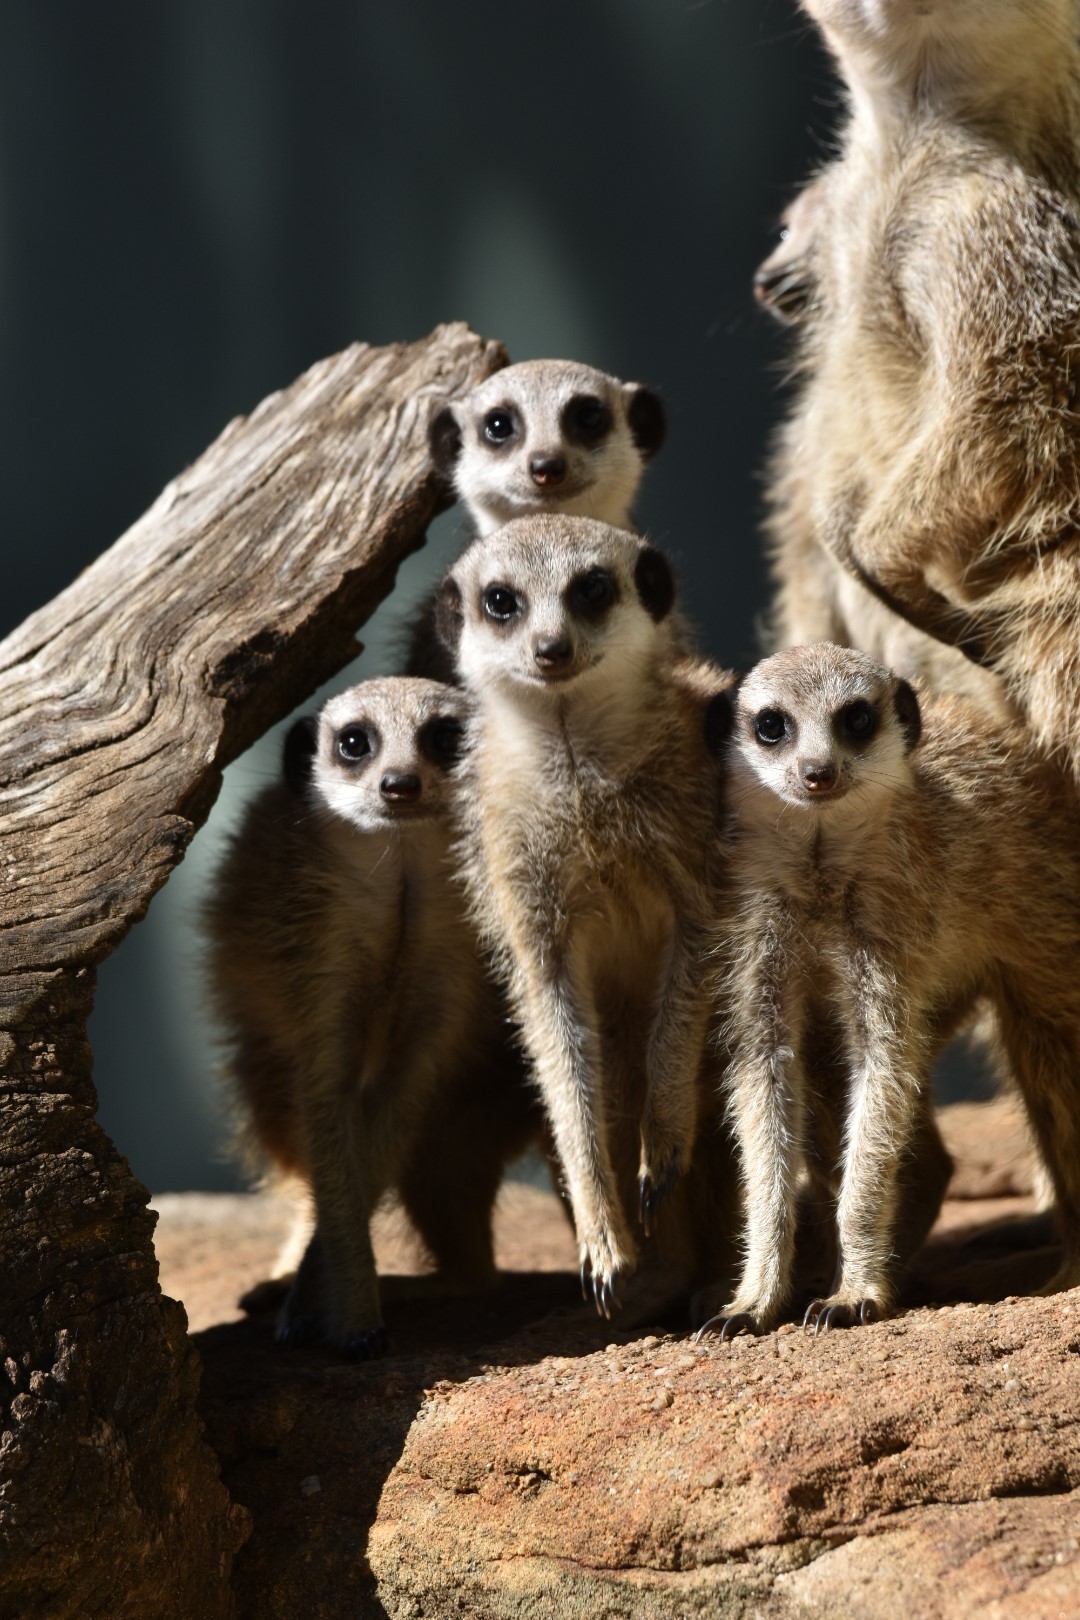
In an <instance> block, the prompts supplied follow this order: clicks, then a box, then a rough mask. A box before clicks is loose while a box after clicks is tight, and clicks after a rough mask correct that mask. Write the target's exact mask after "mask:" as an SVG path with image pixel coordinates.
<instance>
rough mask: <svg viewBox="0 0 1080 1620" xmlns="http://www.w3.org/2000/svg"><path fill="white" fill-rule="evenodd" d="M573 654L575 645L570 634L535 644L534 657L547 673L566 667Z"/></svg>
mask: <svg viewBox="0 0 1080 1620" xmlns="http://www.w3.org/2000/svg"><path fill="white" fill-rule="evenodd" d="M573 656H574V645H573V642H572V641H571V640H570V637H569V636H555V637H551V638H549V639H548V640H545V641H537V642H536V643H535V644H534V646H533V658H534V659H535V660H536V662H537V663H538V664H539V665H540V668H541V669H542V670H543V671H544V672H545V674H549V673H551V672H553V671H555V670H559V669H565V668H566V666H567V664H569V662H570V660H571V659H572V658H573Z"/></svg>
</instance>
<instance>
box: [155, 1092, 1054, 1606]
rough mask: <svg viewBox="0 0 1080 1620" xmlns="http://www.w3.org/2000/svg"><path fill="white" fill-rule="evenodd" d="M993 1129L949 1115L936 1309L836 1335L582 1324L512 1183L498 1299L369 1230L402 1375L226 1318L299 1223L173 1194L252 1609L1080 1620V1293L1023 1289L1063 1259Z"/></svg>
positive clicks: (172, 1254) (1021, 1160) (168, 1273)
mask: <svg viewBox="0 0 1080 1620" xmlns="http://www.w3.org/2000/svg"><path fill="white" fill-rule="evenodd" d="M972 1106H974V1105H964V1108H965V1110H970V1108H971V1107H972ZM980 1106H981V1105H980ZM987 1107H988V1109H989V1110H990V1111H989V1112H987V1113H984V1114H982V1115H980V1114H978V1113H976V1114H974V1115H971V1114H970V1113H968V1114H967V1115H966V1116H965V1117H960V1116H959V1111H954V1110H950V1111H949V1113H948V1114H947V1115H946V1120H945V1123H944V1128H945V1134H946V1137H947V1140H948V1141H949V1144H950V1148H951V1149H952V1151H953V1152H954V1154H955V1155H957V1156H958V1159H959V1163H958V1169H957V1180H956V1185H957V1188H958V1189H962V1190H963V1194H964V1196H963V1197H962V1198H959V1199H950V1200H949V1201H948V1202H947V1204H946V1207H945V1210H944V1211H943V1217H942V1220H941V1222H940V1223H939V1226H938V1229H937V1231H936V1233H935V1235H934V1238H933V1239H932V1241H931V1244H930V1245H928V1246H927V1249H926V1251H924V1255H923V1256H922V1258H921V1260H920V1263H919V1266H918V1268H917V1272H916V1275H915V1277H914V1279H913V1282H912V1290H911V1297H912V1298H913V1299H922V1300H925V1301H926V1302H927V1303H925V1304H923V1305H921V1306H918V1307H916V1308H912V1309H909V1310H907V1311H906V1312H905V1314H903V1315H902V1316H900V1317H898V1318H897V1319H896V1320H894V1321H891V1322H886V1323H880V1324H876V1325H874V1326H872V1327H867V1328H863V1329H858V1330H855V1331H851V1332H847V1333H844V1332H839V1333H832V1334H829V1335H825V1336H821V1337H819V1338H817V1339H814V1338H812V1337H810V1336H809V1335H806V1334H804V1333H803V1332H802V1331H801V1330H800V1329H798V1328H796V1327H794V1326H790V1325H789V1326H786V1327H785V1328H783V1329H781V1331H780V1332H779V1333H777V1334H773V1335H771V1336H769V1337H767V1338H764V1339H760V1340H750V1339H746V1338H740V1339H737V1340H736V1341H735V1342H734V1343H733V1344H732V1345H729V1346H719V1345H717V1344H716V1343H715V1341H712V1342H708V1341H707V1342H705V1343H703V1344H702V1345H701V1346H695V1345H694V1344H693V1343H692V1341H691V1340H690V1339H689V1337H688V1336H687V1335H686V1334H685V1333H684V1332H682V1331H675V1330H672V1329H670V1328H669V1329H668V1330H667V1331H663V1330H662V1329H660V1328H657V1329H655V1330H654V1331H652V1332H649V1331H647V1330H642V1331H639V1332H636V1333H634V1334H627V1333H621V1332H619V1331H618V1329H617V1325H615V1324H605V1323H602V1322H599V1321H598V1320H596V1319H595V1318H593V1317H591V1316H589V1315H588V1314H586V1313H585V1312H584V1311H583V1310H582V1308H581V1306H580V1299H579V1296H578V1293H577V1280H576V1277H575V1276H574V1275H573V1272H572V1266H573V1255H574V1250H573V1244H572V1242H571V1240H570V1235H569V1231H568V1228H567V1226H566V1223H565V1219H564V1217H563V1214H562V1211H561V1209H560V1208H559V1206H558V1204H557V1201H556V1200H555V1199H554V1197H553V1196H552V1195H550V1194H545V1193H543V1192H541V1191H537V1190H536V1189H535V1188H531V1187H525V1186H509V1187H508V1188H506V1189H505V1191H504V1195H503V1199H502V1203H501V1206H500V1210H499V1215H498V1220H497V1239H498V1251H499V1259H500V1264H501V1266H502V1267H503V1268H504V1270H505V1271H506V1273H507V1274H506V1275H505V1276H504V1278H503V1281H502V1284H501V1286H500V1288H499V1290H498V1292H497V1293H495V1294H493V1295H491V1296H490V1297H487V1298H485V1299H482V1300H474V1301H460V1300H446V1299H437V1298H432V1297H430V1293H429V1291H430V1287H431V1285H430V1282H427V1281H425V1280H424V1279H423V1278H418V1277H417V1276H416V1275H415V1273H416V1272H417V1271H418V1269H419V1261H418V1257H417V1256H416V1254H415V1251H414V1249H413V1248H412V1246H411V1244H410V1241H409V1239H408V1235H407V1233H406V1232H405V1231H404V1229H403V1227H402V1225H401V1223H400V1221H399V1220H396V1219H395V1218H394V1217H393V1216H392V1215H390V1216H387V1217H380V1219H379V1223H378V1229H377V1234H376V1250H377V1254H378V1256H379V1262H380V1269H381V1270H383V1271H387V1272H392V1273H394V1274H395V1275H390V1276H388V1277H387V1278H386V1282H385V1308H386V1317H387V1322H388V1326H389V1330H390V1333H391V1338H392V1353H391V1355H389V1356H388V1357H387V1358H386V1359H385V1360H384V1361H381V1362H376V1363H371V1364H368V1365H361V1366H349V1365H345V1364H342V1363H339V1362H337V1361H336V1360H334V1359H333V1358H332V1357H331V1356H329V1355H328V1354H326V1353H324V1352H321V1351H317V1350H312V1351H304V1352H292V1353H289V1354H285V1353H281V1352H276V1351H275V1350H274V1349H273V1348H272V1346H271V1344H270V1331H271V1323H272V1316H271V1315H269V1314H263V1315H257V1316H253V1317H251V1318H247V1319H243V1320H237V1319H236V1318H237V1317H238V1316H239V1314H240V1313H238V1312H237V1310H236V1308H235V1300H236V1298H237V1296H238V1294H239V1293H240V1292H242V1291H243V1290H244V1289H245V1288H247V1287H249V1286H250V1285H251V1284H252V1283H253V1282H255V1281H257V1280H258V1279H259V1278H260V1277H261V1276H265V1275H266V1274H267V1273H268V1271H269V1269H270V1267H271V1265H272V1263H273V1259H274V1256H275V1254H276V1252H277V1249H278V1247H279V1246H280V1243H281V1241H282V1239H283V1238H284V1236H285V1233H286V1231H287V1228H288V1211H287V1209H283V1207H282V1206H281V1205H280V1203H278V1204H276V1205H275V1202H274V1201H273V1200H269V1199H266V1198H260V1199H257V1200H256V1199H250V1200H247V1201H244V1200H236V1199H212V1200H206V1199H194V1198H181V1199H173V1200H158V1201H157V1202H158V1207H159V1208H160V1210H161V1222H160V1226H159V1236H158V1252H159V1256H160V1258H161V1264H162V1282H163V1285H164V1286H165V1288H166V1291H172V1292H175V1293H178V1294H179V1295H180V1296H181V1297H183V1298H184V1299H185V1301H186V1303H187V1305H188V1307H189V1309H190V1310H191V1312H192V1316H193V1326H194V1327H196V1328H198V1327H201V1328H202V1331H197V1334H196V1344H197V1346H198V1348H199V1350H200V1353H201V1354H202V1357H203V1361H204V1368H205V1371H204V1380H203V1402H202V1407H203V1414H204V1418H205V1421H206V1423H207V1428H208V1435H209V1438H210V1440H211V1442H212V1444H213V1445H214V1447H215V1449H216V1450H217V1452H218V1455H219V1457H220V1459H221V1463H222V1473H223V1478H224V1480H225V1483H226V1484H227V1485H228V1487H229V1489H230V1491H231V1492H232V1494H233V1496H234V1498H235V1499H236V1500H238V1501H239V1502H241V1503H243V1504H244V1506H245V1507H246V1508H248V1509H249V1510H250V1512H251V1513H252V1516H253V1521H254V1529H253V1533H252V1536H251V1539H250V1541H249V1542H248V1544H247V1546H246V1547H245V1548H244V1549H243V1551H242V1552H241V1554H240V1555H239V1557H238V1560H237V1563H236V1566H235V1575H234V1584H235V1587H236V1591H237V1596H238V1607H239V1613H240V1614H241V1615H242V1616H253V1617H254V1616H259V1617H260V1620H262V1617H277V1616H280V1617H282V1620H285V1617H289V1620H292V1617H293V1616H296V1615H298V1614H303V1615H304V1616H305V1617H307V1616H310V1617H312V1620H321V1617H327V1620H329V1617H338V1616H350V1617H352V1616H367V1615H372V1616H386V1615H389V1616H391V1617H392V1620H399V1617H401V1620H405V1617H431V1620H443V1617H457V1616H461V1617H466V1616H467V1617H477V1620H487V1617H491V1620H496V1617H498V1620H501V1617H504V1616H522V1617H526V1616H527V1617H530V1620H531V1617H533V1616H536V1617H540V1616H545V1617H546V1616H552V1617H558V1620H562V1617H568V1620H576V1617H578V1616H581V1617H583V1620H584V1617H586V1616H588V1617H590V1620H591V1617H593V1616H603V1617H610V1620H615V1617H620V1620H621V1617H623V1616H626V1617H637V1616H642V1617H649V1620H652V1617H657V1620H669V1617H670V1620H676V1617H683V1616H691V1615H694V1616H696V1615H732V1616H740V1617H743V1616H744V1617H747V1620H749V1617H757V1616H765V1617H771V1616H777V1617H780V1620H788V1617H791V1620H795V1617H796V1616H798V1617H809V1620H816V1617H818V1616H821V1617H825V1616H829V1617H830V1620H832V1617H834V1616H835V1615H836V1614H838V1613H842V1614H849V1615H854V1616H857V1617H862V1616H866V1617H878V1616H881V1617H886V1620H890V1617H892V1616H897V1617H900V1616H903V1620H923V1617H929V1620H934V1617H941V1620H961V1617H962V1620H968V1617H969V1616H987V1617H991V1620H998V1617H1000V1620H1006V1617H1008V1620H1051V1617H1053V1620H1057V1617H1059V1616H1068V1617H1069V1620H1072V1617H1074V1616H1076V1615H1078V1614H1080V1491H1078V1487H1080V1291H1077V1292H1074V1293H1072V1294H1066V1295H1059V1296H1057V1297H1054V1298H1051V1299H1040V1298H1016V1297H1004V1296H1005V1295H1007V1294H1008V1295H1010V1296H1012V1295H1015V1294H1016V1293H1017V1291H1018V1290H1019V1289H1025V1290H1026V1289H1029V1288H1031V1287H1034V1286H1037V1283H1038V1282H1039V1281H1041V1280H1042V1279H1043V1278H1045V1277H1046V1276H1048V1275H1049V1273H1050V1271H1051V1270H1052V1269H1053V1265H1054V1259H1055V1256H1054V1252H1053V1250H1052V1249H1050V1248H1047V1247H1040V1246H1039V1245H1040V1242H1041V1241H1042V1239H1043V1238H1044V1237H1045V1233H1044V1231H1043V1229H1042V1227H1041V1226H1040V1225H1039V1224H1038V1223H1034V1224H1033V1222H1032V1220H1031V1218H1030V1212H1031V1209H1032V1202H1031V1199H1030V1198H1028V1197H1020V1196H1018V1193H1019V1189H1021V1188H1024V1189H1027V1188H1028V1187H1030V1185H1031V1181H1030V1164H1028V1163H1026V1162H1025V1149H1024V1144H1023V1138H1022V1132H1018V1131H1017V1129H1016V1120H1015V1116H1014V1115H1013V1114H1012V1111H1011V1110H1010V1109H1009V1108H1008V1106H1007V1105H1001V1104H992V1105H987ZM953 1113H956V1114H957V1115H958V1117H956V1118H955V1119H951V1118H950V1117H949V1115H951V1114H953ZM980 1122H981V1123H980ZM1010 1133H1011V1134H1010ZM1010 1141H1012V1142H1013V1143H1014V1146H1015V1153H1013V1152H1012V1150H1011V1149H1009V1147H1008V1143H1009V1142H1010ZM997 1143H1001V1144H1003V1151H1002V1153H1001V1154H1000V1156H999V1157H998V1156H995V1155H996V1148H995V1144H997ZM1004 1162H1008V1163H1009V1164H1010V1165H1011V1168H1010V1169H1009V1171H1008V1175H1009V1177H1010V1178H1012V1179H1010V1180H1009V1181H1008V1182H1003V1179H1002V1169H1001V1166H1002V1163H1004ZM1003 1188H1011V1189H1013V1192H1014V1194H1015V1195H1014V1196H1009V1195H1008V1192H1007V1191H1003ZM982 1193H985V1194H987V1195H989V1196H981V1194H982ZM1003 1222H1004V1224H1002V1223H1003ZM973 1240H974V1241H973ZM410 1274H411V1275H410ZM1017 1279H1019V1280H1017ZM426 1291H427V1297H425V1293H426ZM977 1300H989V1301H996V1303H985V1304H979V1303H972V1302H971V1301H977ZM942 1301H949V1303H945V1304H943V1303H942ZM211 1322H213V1323H216V1325H213V1326H211V1325H209V1324H210V1323H211Z"/></svg>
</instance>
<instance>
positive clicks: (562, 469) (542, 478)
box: [529, 456, 566, 489]
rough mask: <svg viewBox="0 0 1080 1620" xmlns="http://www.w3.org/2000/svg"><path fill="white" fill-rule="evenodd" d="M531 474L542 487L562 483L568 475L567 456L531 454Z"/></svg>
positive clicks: (533, 479) (534, 480) (535, 482)
mask: <svg viewBox="0 0 1080 1620" xmlns="http://www.w3.org/2000/svg"><path fill="white" fill-rule="evenodd" d="M529 476H530V477H531V479H532V481H533V483H534V484H537V485H538V486H539V487H540V488H541V489H547V488H548V487H549V486H550V487H552V488H553V487H554V486H555V485H556V484H561V483H562V481H563V479H564V478H565V477H566V458H565V456H530V457H529Z"/></svg>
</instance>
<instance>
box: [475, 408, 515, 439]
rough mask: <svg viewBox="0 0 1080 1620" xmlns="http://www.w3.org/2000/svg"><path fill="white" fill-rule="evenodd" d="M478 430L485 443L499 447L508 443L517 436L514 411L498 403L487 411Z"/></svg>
mask: <svg viewBox="0 0 1080 1620" xmlns="http://www.w3.org/2000/svg"><path fill="white" fill-rule="evenodd" d="M480 432H481V434H482V436H483V438H484V440H485V442H486V443H487V444H490V445H494V446H495V447H496V448H500V447H501V446H502V445H504V444H509V443H510V440H511V439H513V438H516V436H517V422H516V421H515V420H514V413H513V412H512V411H510V410H508V409H507V408H506V406H505V405H498V406H496V408H495V409H494V410H493V411H488V413H487V415H486V416H485V417H484V420H483V422H482V423H481V425H480Z"/></svg>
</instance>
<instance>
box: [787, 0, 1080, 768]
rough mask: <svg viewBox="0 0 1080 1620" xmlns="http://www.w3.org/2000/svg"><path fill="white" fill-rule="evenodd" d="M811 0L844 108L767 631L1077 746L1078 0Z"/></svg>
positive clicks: (790, 428) (828, 179)
mask: <svg viewBox="0 0 1080 1620" xmlns="http://www.w3.org/2000/svg"><path fill="white" fill-rule="evenodd" d="M803 3H804V7H805V9H806V10H807V11H808V12H809V13H810V15H811V16H812V17H813V18H814V19H815V20H816V21H817V22H818V23H819V24H820V26H821V29H822V32H823V34H824V36H825V40H826V43H827V44H828V46H829V48H830V49H831V51H832V52H833V54H834V55H835V57H836V58H837V60H838V63H839V65H840V69H841V72H842V74H843V76H844V79H845V80H846V83H847V86H848V90H849V99H850V114H849V118H848V122H847V125H846V128H845V130H844V132H843V135H842V150H841V155H840V157H839V158H838V159H837V160H836V161H835V162H833V163H831V164H829V165H828V166H827V167H826V168H825V169H824V171H823V172H822V173H821V174H820V175H819V176H818V177H817V178H816V179H815V181H814V182H813V189H814V193H815V195H816V197H817V198H818V200H819V203H820V208H819V211H818V216H817V221H816V225H815V236H816V244H817V245H816V251H815V264H816V268H817V270H818V274H819V293H818V299H817V301H816V305H815V310H814V314H813V317H812V319H811V320H810V321H809V322H808V323H807V324H806V326H805V328H804V329H803V343H802V351H801V355H800V369H801V371H802V374H803V379H804V380H803V383H802V387H801V391H800V395H799V398H798V401H797V403H796V406H795V410H794V413H793V415H792V418H791V420H790V421H789V423H788V425H787V428H786V429H785V431H784V433H783V435H782V438H781V441H780V445H779V448H778V453H777V456H776V460H775V462H774V468H773V474H774V476H773V486H772V491H771V500H772V512H771V517H770V530H771V535H772V541H773V546H774V553H775V560H776V569H777V574H778V577H779V584H780V591H779V600H778V603H777V626H776V628H777V639H778V640H779V641H780V642H781V643H782V644H783V643H787V644H791V643H795V642H798V641H801V640H816V639H820V638H831V639H834V640H838V641H844V642H847V643H849V644H852V645H856V646H859V647H862V648H864V649H865V650H867V651H869V652H871V653H872V654H873V655H874V656H875V657H878V658H880V660H881V661H882V662H884V663H887V664H890V665H891V666H893V667H895V668H896V669H897V670H899V671H900V672H901V673H903V674H905V675H910V676H919V677H920V678H921V679H923V680H925V682H926V683H927V684H928V685H930V686H931V687H932V688H933V689H935V690H955V691H960V692H963V693H965V694H966V695H969V696H972V697H973V698H975V700H976V701H978V702H980V703H982V704H983V705H984V706H986V707H987V708H988V709H989V710H990V711H992V712H995V713H996V714H998V715H999V716H1001V715H1004V714H1007V713H1008V711H1009V708H1010V707H1012V708H1013V709H1014V710H1015V711H1019V712H1021V713H1022V714H1024V715H1025V716H1026V717H1027V718H1028V719H1029V721H1030V723H1031V725H1032V726H1033V728H1034V730H1035V732H1036V734H1037V735H1038V737H1039V739H1040V741H1041V742H1042V743H1043V745H1044V746H1046V747H1050V748H1056V749H1059V750H1061V752H1062V754H1063V756H1064V757H1066V758H1067V759H1068V760H1069V761H1070V762H1071V764H1072V766H1073V769H1074V770H1080V718H1078V710H1077V705H1076V704H1075V703H1074V702H1073V700H1072V694H1073V692H1074V691H1075V688H1076V683H1077V679H1078V676H1080V636H1078V626H1077V610H1076V591H1075V577H1076V566H1077V556H1078V546H1080V542H1078V540H1077V538H1076V535H1077V520H1078V516H1080V461H1078V449H1077V446H1078V443H1080V435H1078V432H1077V427H1078V402H1077V384H1076V379H1075V375H1074V372H1075V368H1074V365H1073V359H1072V357H1073V351H1074V349H1075V347H1076V344H1077V341H1078V338H1080V220H1078V207H1080V50H1078V46H1077V32H1078V30H1077V18H1076V8H1075V3H1074V0H1028V3H1026V4H1023V5H1020V4H1017V3H1016V0H951V3H945V0H926V3H925V4H922V5H918V6H916V5H913V4H910V3H908V0H803ZM898 615H899V616H900V617H898ZM901 618H902V619H904V620H907V621H910V625H912V626H915V627H916V628H915V629H911V628H910V627H909V626H908V625H906V624H902V623H901ZM946 644H949V645H946ZM957 648H959V649H960V652H959V653H958V652H957ZM965 652H966V653H967V654H968V655H969V659H968V661H967V662H965V661H964V659H963V654H964V653H965ZM971 659H975V660H978V661H980V662H982V663H985V664H986V665H988V666H989V667H988V668H980V667H978V664H977V663H976V662H972V661H971Z"/></svg>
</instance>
